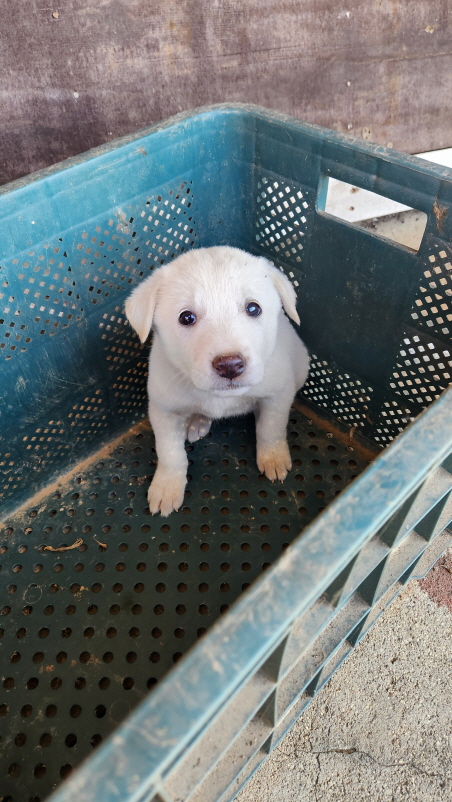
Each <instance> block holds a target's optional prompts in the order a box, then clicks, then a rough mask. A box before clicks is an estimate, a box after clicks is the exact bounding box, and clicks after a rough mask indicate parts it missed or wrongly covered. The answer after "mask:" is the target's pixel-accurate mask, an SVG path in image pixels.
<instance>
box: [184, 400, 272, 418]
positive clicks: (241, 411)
mask: <svg viewBox="0 0 452 802" xmlns="http://www.w3.org/2000/svg"><path fill="white" fill-rule="evenodd" d="M255 406H256V399H255V398H248V397H247V396H239V397H237V398H234V397H232V398H231V397H228V398H220V397H218V396H210V397H209V398H202V399H199V398H198V399H197V400H196V401H194V403H193V404H190V405H187V407H184V410H183V411H182V410H181V412H182V414H184V413H185V414H187V413H188V414H193V413H198V414H199V415H205V416H206V417H207V418H212V419H213V420H216V419H218V418H230V417H233V416H234V415H245V414H246V413H247V412H251V411H252V410H253V409H254V408H255Z"/></svg>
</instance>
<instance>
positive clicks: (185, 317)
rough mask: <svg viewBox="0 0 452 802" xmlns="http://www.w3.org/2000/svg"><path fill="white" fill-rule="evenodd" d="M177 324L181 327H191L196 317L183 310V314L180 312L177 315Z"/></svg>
mask: <svg viewBox="0 0 452 802" xmlns="http://www.w3.org/2000/svg"><path fill="white" fill-rule="evenodd" d="M179 323H181V324H182V326H193V323H196V315H195V314H194V313H193V312H189V311H187V310H185V312H181V313H180V315H179Z"/></svg>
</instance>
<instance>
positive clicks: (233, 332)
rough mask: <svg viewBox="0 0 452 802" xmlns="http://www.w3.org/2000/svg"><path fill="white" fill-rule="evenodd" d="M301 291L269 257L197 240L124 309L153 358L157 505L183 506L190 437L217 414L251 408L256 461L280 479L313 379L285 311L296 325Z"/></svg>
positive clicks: (153, 503) (153, 500)
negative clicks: (304, 390)
mask: <svg viewBox="0 0 452 802" xmlns="http://www.w3.org/2000/svg"><path fill="white" fill-rule="evenodd" d="M295 302H296V295H295V291H294V289H293V287H292V285H291V283H290V282H289V280H288V279H287V278H286V277H285V275H284V274H283V273H282V272H281V271H280V270H277V269H276V268H275V267H273V265H271V264H270V262H268V261H267V259H264V258H263V257H258V256H252V255H251V254H249V253H245V252H244V251H241V250H239V249H238V248H229V247H225V246H224V247H223V246H221V247H216V248H199V249H196V250H192V251H189V252H188V253H184V254H182V255H181V256H179V257H178V258H177V259H175V261H174V262H170V263H169V264H167V265H165V266H164V267H161V268H159V269H158V270H156V271H155V272H154V273H153V274H152V275H151V276H150V277H149V278H148V279H146V280H145V281H143V282H142V284H140V285H139V286H138V287H136V289H135V290H134V291H133V293H132V294H131V295H130V297H129V298H128V299H127V301H126V305H125V309H126V315H127V317H128V319H129V321H130V323H131V325H132V326H133V328H134V329H135V330H136V332H137V333H138V335H139V337H140V340H141V342H145V340H146V339H147V337H148V335H149V333H150V331H151V329H153V331H154V341H153V344H152V350H151V355H150V359H149V381H148V393H149V418H150V421H151V424H152V428H153V430H154V434H155V442H156V450H157V457H158V464H157V469H156V471H155V475H154V478H153V480H152V483H151V486H150V488H149V492H148V500H149V508H150V511H151V513H153V514H154V513H157V512H159V511H160V512H161V514H162V515H169V513H170V512H172V510H177V509H179V507H180V506H181V504H182V502H183V498H184V490H185V485H186V481H187V476H186V474H187V464H188V460H187V455H186V452H185V448H184V442H185V439H188V440H189V441H190V442H193V441H195V440H198V439H199V438H200V437H204V436H205V435H206V434H207V433H208V431H209V429H210V425H211V422H212V420H215V419H217V418H226V417H231V416H233V415H243V414H244V413H247V412H250V411H253V412H254V415H255V418H256V440H257V465H258V468H259V470H260V471H261V473H265V474H266V476H267V477H268V478H269V479H270V480H271V481H272V482H273V481H274V480H275V479H280V480H281V481H282V480H283V479H284V478H285V476H286V474H287V471H288V470H290V468H291V459H290V454H289V447H288V445H287V439H286V426H287V420H288V417H289V410H290V406H291V404H292V401H293V398H294V395H295V393H296V391H297V390H299V389H300V387H302V385H303V384H304V382H305V381H306V378H307V375H308V370H309V356H308V352H307V350H306V348H305V346H304V345H303V343H302V342H301V340H300V339H299V337H298V336H297V334H296V333H295V330H294V329H293V327H292V326H291V324H290V323H289V321H288V319H287V317H286V316H285V315H284V312H283V311H282V307H281V304H282V306H283V307H284V309H285V311H286V312H287V314H288V315H289V317H290V318H291V319H292V320H294V321H295V323H299V322H300V320H299V317H298V315H297V311H296V308H295Z"/></svg>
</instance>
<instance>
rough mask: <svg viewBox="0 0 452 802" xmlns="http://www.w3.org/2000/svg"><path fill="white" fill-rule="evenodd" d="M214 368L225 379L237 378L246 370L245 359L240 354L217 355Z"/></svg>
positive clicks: (213, 364)
mask: <svg viewBox="0 0 452 802" xmlns="http://www.w3.org/2000/svg"><path fill="white" fill-rule="evenodd" d="M212 366H213V369H214V370H215V371H216V372H217V373H218V375H219V376H223V377H224V378H225V379H235V377H236V376H240V374H241V373H243V371H244V370H245V360H244V358H243V356H240V354H232V356H231V355H228V356H216V357H215V359H214V360H213V362H212Z"/></svg>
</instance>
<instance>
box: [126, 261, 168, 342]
mask: <svg viewBox="0 0 452 802" xmlns="http://www.w3.org/2000/svg"><path fill="white" fill-rule="evenodd" d="M159 273H160V269H158V270H156V271H155V273H153V274H152V276H149V278H147V279H145V281H142V282H141V284H139V285H138V287H135V289H134V291H133V292H132V294H131V295H129V297H128V298H127V301H126V303H125V310H126V315H127V319H128V321H129V323H130V325H131V326H132V327H133V328H134V329H135V331H136V333H137V334H138V336H139V338H140V340H141V342H142V343H144V342H145V341H146V340H147V338H148V336H149V332H150V331H151V328H152V320H153V317H154V311H155V307H156V304H157V296H158V292H159V288H160V283H161V280H160V275H159Z"/></svg>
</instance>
